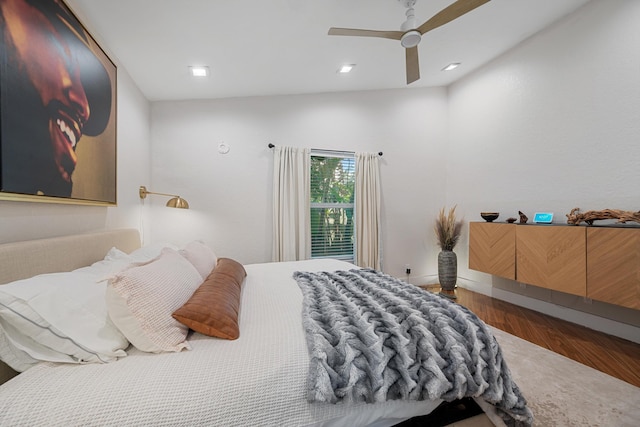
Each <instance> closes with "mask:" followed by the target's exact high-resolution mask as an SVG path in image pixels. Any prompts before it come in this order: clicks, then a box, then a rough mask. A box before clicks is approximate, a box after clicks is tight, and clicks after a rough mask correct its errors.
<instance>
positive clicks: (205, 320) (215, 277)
mask: <svg viewBox="0 0 640 427" xmlns="http://www.w3.org/2000/svg"><path fill="white" fill-rule="evenodd" d="M246 275H247V273H246V271H245V269H244V267H243V266H242V264H240V263H239V262H237V261H234V260H232V259H230V258H220V259H218V263H217V264H216V267H215V268H214V269H213V271H211V273H210V274H209V276H208V277H207V278H206V279H205V281H204V282H203V283H202V284H201V285H200V287H199V288H198V289H197V290H196V291H195V292H194V293H193V295H192V296H191V298H190V299H189V301H187V302H186V303H185V304H184V305H183V306H182V307H180V308H179V309H177V310H176V311H174V312H173V318H174V319H176V320H177V321H178V322H180V323H182V324H183V325H186V326H188V327H189V328H191V329H193V330H194V331H196V332H200V333H201V334H205V335H209V336H211V337H218V338H225V339H228V340H235V339H236V338H238V337H239V336H240V327H239V324H238V316H239V314H240V296H241V292H242V283H243V282H244V278H245V276H246Z"/></svg>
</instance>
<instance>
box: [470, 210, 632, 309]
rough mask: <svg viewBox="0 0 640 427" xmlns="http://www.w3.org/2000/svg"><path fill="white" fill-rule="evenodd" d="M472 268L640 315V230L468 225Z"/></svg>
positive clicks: (483, 223)
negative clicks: (637, 311)
mask: <svg viewBox="0 0 640 427" xmlns="http://www.w3.org/2000/svg"><path fill="white" fill-rule="evenodd" d="M469 268H470V269H473V270H478V271H483V272H485V273H489V274H493V275H496V276H500V277H505V278H507V279H511V280H517V281H519V282H522V283H527V284H530V285H533V286H539V287H542V288H547V289H552V290H555V291H560V292H565V293H569V294H573V295H579V296H583V297H587V298H591V299H593V300H597V301H604V302H607V303H610V304H616V305H620V306H624V307H629V308H633V309H636V310H640V228H639V227H624V228H616V227H585V226H574V225H566V226H565V225H525V224H506V223H488V222H472V223H470V224H469Z"/></svg>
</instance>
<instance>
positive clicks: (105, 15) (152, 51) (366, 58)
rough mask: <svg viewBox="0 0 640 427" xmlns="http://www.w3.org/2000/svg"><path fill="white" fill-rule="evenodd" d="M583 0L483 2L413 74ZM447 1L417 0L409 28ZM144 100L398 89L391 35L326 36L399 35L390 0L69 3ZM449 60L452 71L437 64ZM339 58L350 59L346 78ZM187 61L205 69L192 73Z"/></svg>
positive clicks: (432, 38) (488, 50)
mask: <svg viewBox="0 0 640 427" xmlns="http://www.w3.org/2000/svg"><path fill="white" fill-rule="evenodd" d="M587 1H588V0H492V1H490V2H489V3H487V4H485V5H483V6H480V7H479V8H477V9H475V10H474V11H472V12H470V13H468V14H466V15H464V16H462V17H460V18H458V19H457V20H455V21H453V22H451V23H449V24H446V25H445V26H443V27H440V28H438V29H435V30H433V31H431V32H429V33H427V34H425V35H424V36H423V38H422V41H421V43H420V45H419V54H420V71H421V79H420V80H418V81H417V82H415V83H412V84H411V85H410V86H408V87H426V86H446V85H449V84H451V83H452V82H454V81H455V80H457V79H459V78H461V77H462V76H464V75H466V74H468V73H469V72H471V71H473V70H474V69H477V68H478V67H480V66H482V65H483V64H485V63H487V62H489V61H491V59H493V58H495V57H496V56H498V55H500V54H501V53H503V52H505V51H506V50H508V49H510V48H511V47H513V46H515V45H516V44H517V43H519V42H521V41H522V40H524V39H526V38H527V37H529V36H531V35H532V34H534V33H536V32H538V31H540V30H541V29H543V28H545V27H547V26H549V25H550V24H552V23H553V22H555V21H556V20H558V19H559V18H562V17H563V16H565V15H567V14H569V13H571V12H573V11H574V10H576V9H577V8H579V7H580V6H582V5H583V4H585V3H587ZM451 3H453V0H417V2H416V6H415V12H416V21H417V22H418V24H421V23H422V22H424V21H426V20H427V19H428V18H430V17H431V16H433V15H434V14H435V13H437V12H438V11H440V10H441V9H443V8H444V7H446V6H448V5H449V4H451ZM67 4H69V6H70V7H71V8H72V9H73V10H74V11H75V12H76V14H77V15H78V17H79V18H80V20H81V21H84V23H85V25H86V26H87V27H88V28H89V30H90V31H91V32H93V33H94V35H95V38H96V39H97V40H98V41H99V42H101V43H102V44H104V45H105V47H106V50H107V52H108V53H109V54H110V55H111V56H112V57H113V59H114V60H116V61H117V62H118V63H119V64H120V65H121V66H122V67H124V68H125V69H126V70H127V72H128V73H129V74H130V75H131V77H132V78H133V79H134V81H135V82H136V84H137V85H138V87H139V88H140V90H141V91H142V92H143V93H144V95H145V96H146V97H147V98H148V99H149V100H150V101H157V100H179V99H202V98H226V97H238V96H260V95H281V94H302V93H318V92H336V91H353V90H370V89H390V88H404V87H407V85H406V80H405V79H406V77H405V66H404V61H405V59H404V49H403V48H402V47H401V45H400V42H399V41H394V40H386V39H379V38H370V37H342V36H328V35H327V31H328V29H329V27H332V26H333V27H348V28H363V29H375V30H399V29H400V25H401V24H402V22H404V20H405V15H404V13H405V8H404V6H403V4H402V3H401V2H400V1H399V0H182V1H176V0H108V1H104V0H67ZM451 62H461V63H462V65H461V66H460V67H458V68H457V69H456V70H454V71H449V72H443V71H441V69H442V68H443V67H444V66H446V65H447V64H449V63H451ZM343 63H354V64H357V66H356V68H355V69H354V71H353V72H352V73H350V74H348V75H341V74H337V73H336V71H337V69H338V67H339V66H340V65H341V64H343ZM189 65H208V66H209V67H210V68H211V71H212V75H211V76H210V77H208V78H206V79H200V80H195V79H194V78H192V77H190V76H189V75H188V68H187V67H188V66H189Z"/></svg>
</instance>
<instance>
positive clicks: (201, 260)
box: [179, 240, 218, 280]
mask: <svg viewBox="0 0 640 427" xmlns="http://www.w3.org/2000/svg"><path fill="white" fill-rule="evenodd" d="M179 252H180V255H182V256H183V257H185V258H186V259H187V260H188V261H189V262H190V263H191V264H193V266H194V267H195V268H196V270H198V273H200V276H202V280H204V279H206V278H207V277H208V276H209V273H211V270H213V267H215V266H216V263H217V262H218V257H217V256H216V254H215V253H214V252H213V250H212V249H211V248H210V247H209V246H207V245H205V244H204V242H202V241H199V240H194V241H193V242H190V243H187V245H186V246H185V247H184V248H183V249H180V251H179Z"/></svg>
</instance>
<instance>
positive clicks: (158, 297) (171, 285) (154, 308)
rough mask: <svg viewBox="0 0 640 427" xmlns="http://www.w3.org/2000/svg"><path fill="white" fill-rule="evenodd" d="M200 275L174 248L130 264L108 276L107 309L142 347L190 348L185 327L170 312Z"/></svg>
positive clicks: (152, 349)
mask: <svg viewBox="0 0 640 427" xmlns="http://www.w3.org/2000/svg"><path fill="white" fill-rule="evenodd" d="M201 283H202V277H201V276H200V274H199V273H198V271H197V270H196V269H195V267H194V266H193V265H191V263H190V262H189V261H187V260H186V259H185V258H184V257H183V256H182V255H180V254H179V253H178V252H177V251H175V250H173V249H169V248H165V249H163V250H162V252H161V254H160V256H159V257H158V258H155V259H154V260H152V261H150V262H147V263H145V264H138V265H134V266H133V267H131V268H128V269H126V270H124V271H122V272H120V273H118V274H116V275H115V276H113V277H112V278H110V279H109V284H108V286H107V294H106V299H107V309H108V311H109V317H110V318H111V321H112V322H113V323H114V324H115V325H116V326H117V327H118V329H120V331H121V332H122V334H123V335H124V336H125V337H127V339H128V340H129V341H130V342H131V344H133V345H134V346H136V347H137V348H138V349H140V350H142V351H147V352H152V353H159V352H163V351H180V350H182V349H183V348H187V349H190V346H189V343H188V342H187V341H186V337H187V333H188V332H189V329H188V328H187V327H185V326H184V325H183V324H181V323H180V322H178V321H176V320H175V319H174V318H173V317H172V316H171V314H172V313H173V312H174V311H175V310H176V309H178V308H179V307H181V306H182V305H183V304H184V303H185V302H187V301H188V300H189V298H190V297H191V295H193V293H194V292H195V290H196V289H198V286H199V285H200V284H201Z"/></svg>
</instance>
